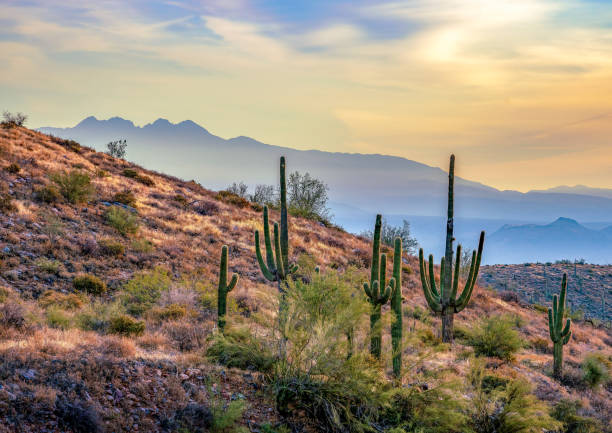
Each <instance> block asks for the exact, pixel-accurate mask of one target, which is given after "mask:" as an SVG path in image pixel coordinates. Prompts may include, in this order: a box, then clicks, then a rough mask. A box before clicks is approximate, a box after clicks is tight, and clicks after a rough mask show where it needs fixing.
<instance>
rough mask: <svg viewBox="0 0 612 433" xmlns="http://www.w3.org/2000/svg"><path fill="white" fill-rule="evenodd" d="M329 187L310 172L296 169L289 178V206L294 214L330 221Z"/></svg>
mask: <svg viewBox="0 0 612 433" xmlns="http://www.w3.org/2000/svg"><path fill="white" fill-rule="evenodd" d="M328 190H329V187H328V186H327V185H326V184H325V183H324V182H323V181H321V180H319V179H317V178H315V177H312V176H311V175H310V173H305V174H301V173H300V172H298V171H294V172H293V173H291V174H289V177H288V178H287V207H288V210H289V212H290V213H291V214H292V215H296V216H301V217H304V218H309V219H314V220H318V221H325V222H328V221H329V219H330V214H329V209H328V208H327V201H328V199H329V198H328V195H327V191H328Z"/></svg>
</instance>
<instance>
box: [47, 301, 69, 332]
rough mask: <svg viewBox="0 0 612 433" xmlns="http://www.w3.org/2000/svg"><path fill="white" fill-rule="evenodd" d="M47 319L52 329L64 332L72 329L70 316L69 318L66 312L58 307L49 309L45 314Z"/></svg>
mask: <svg viewBox="0 0 612 433" xmlns="http://www.w3.org/2000/svg"><path fill="white" fill-rule="evenodd" d="M45 319H46V321H47V325H49V327H51V328H56V329H64V330H65V329H68V328H70V316H68V315H67V314H66V312H65V311H64V310H62V309H61V308H58V307H56V306H52V307H49V308H48V309H47V311H46V312H45Z"/></svg>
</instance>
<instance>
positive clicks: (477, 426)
mask: <svg viewBox="0 0 612 433" xmlns="http://www.w3.org/2000/svg"><path fill="white" fill-rule="evenodd" d="M486 375H487V373H486V370H485V368H484V364H483V363H482V362H479V361H475V362H474V363H473V365H472V367H471V369H470V372H469V374H468V376H467V380H468V385H469V387H470V388H471V393H470V395H471V401H470V402H469V403H470V404H469V406H468V407H470V408H471V410H472V418H471V424H472V426H471V427H472V428H473V429H474V431H475V432H476V433H498V432H508V433H509V432H513V433H539V432H541V431H543V430H546V431H551V430H552V431H555V429H557V428H560V427H561V424H560V423H559V422H558V421H556V420H554V419H553V418H551V417H550V415H549V414H548V407H547V406H546V404H545V403H544V402H541V401H540V400H538V399H537V398H536V397H535V396H534V395H533V394H532V393H531V385H529V383H528V382H527V381H525V380H523V379H514V380H510V381H508V382H507V384H506V385H505V386H500V387H495V388H493V389H491V388H487V387H485V386H484V382H483V379H484V378H485V377H486Z"/></svg>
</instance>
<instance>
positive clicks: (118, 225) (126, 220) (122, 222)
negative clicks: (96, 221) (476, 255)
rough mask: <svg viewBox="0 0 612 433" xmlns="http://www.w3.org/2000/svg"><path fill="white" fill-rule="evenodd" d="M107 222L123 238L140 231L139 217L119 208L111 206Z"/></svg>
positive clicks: (108, 210)
mask: <svg viewBox="0 0 612 433" xmlns="http://www.w3.org/2000/svg"><path fill="white" fill-rule="evenodd" d="M105 216H106V222H107V224H108V225H109V226H111V227H113V228H114V229H115V230H117V231H118V232H119V233H121V234H122V235H123V236H127V235H129V234H134V233H136V232H137V231H138V226H139V221H138V216H136V215H134V214H133V213H132V212H130V211H129V210H126V209H123V208H122V207H119V206H111V207H109V208H108V209H107V211H106V214H105Z"/></svg>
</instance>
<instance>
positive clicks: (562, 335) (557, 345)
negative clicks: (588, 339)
mask: <svg viewBox="0 0 612 433" xmlns="http://www.w3.org/2000/svg"><path fill="white" fill-rule="evenodd" d="M566 290H567V274H563V281H561V293H560V294H559V296H558V297H557V295H554V296H553V301H552V308H549V309H548V330H549V331H550V339H551V340H552V342H553V357H554V361H553V376H555V377H557V378H560V377H561V375H562V374H563V346H565V345H566V344H567V342H568V341H569V339H570V336H571V335H572V332H571V331H570V325H571V320H570V319H567V321H566V322H565V326H563V315H564V314H565V293H566Z"/></svg>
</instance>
